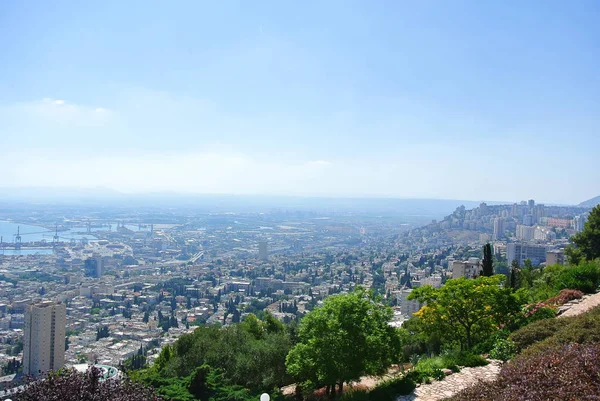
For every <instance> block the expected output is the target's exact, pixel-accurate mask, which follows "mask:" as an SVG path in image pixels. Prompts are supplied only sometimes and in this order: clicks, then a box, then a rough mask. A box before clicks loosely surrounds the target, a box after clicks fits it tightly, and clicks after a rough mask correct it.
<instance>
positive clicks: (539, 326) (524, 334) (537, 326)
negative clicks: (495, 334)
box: [509, 318, 569, 352]
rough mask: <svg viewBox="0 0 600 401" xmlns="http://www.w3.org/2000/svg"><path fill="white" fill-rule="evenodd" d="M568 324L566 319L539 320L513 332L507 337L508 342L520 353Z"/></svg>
mask: <svg viewBox="0 0 600 401" xmlns="http://www.w3.org/2000/svg"><path fill="white" fill-rule="evenodd" d="M568 323H569V321H568V319H567V318H561V319H546V320H540V321H537V322H534V323H530V324H528V325H527V326H525V327H522V328H520V329H519V330H517V331H515V332H514V333H512V334H511V335H510V336H509V340H511V341H512V342H513V343H514V344H515V347H516V350H517V351H518V352H520V351H521V350H523V349H525V348H527V347H529V346H530V345H532V344H534V343H536V342H539V341H542V340H544V339H546V338H548V337H550V336H552V335H553V334H554V333H556V332H557V331H558V330H560V329H561V328H562V327H564V326H566V325H567V324H568Z"/></svg>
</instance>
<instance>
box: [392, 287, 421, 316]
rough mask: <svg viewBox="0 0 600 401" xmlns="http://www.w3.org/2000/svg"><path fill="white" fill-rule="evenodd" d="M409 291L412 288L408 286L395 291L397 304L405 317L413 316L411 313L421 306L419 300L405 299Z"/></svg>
mask: <svg viewBox="0 0 600 401" xmlns="http://www.w3.org/2000/svg"><path fill="white" fill-rule="evenodd" d="M411 292H412V289H410V288H403V289H401V290H400V291H398V292H397V297H398V298H397V299H398V305H400V313H401V314H402V315H403V316H404V317H405V318H406V319H409V318H411V317H413V313H416V312H418V311H419V309H421V307H422V306H423V304H422V303H420V302H419V301H416V300H408V299H406V298H407V297H408V296H409V295H410V293H411Z"/></svg>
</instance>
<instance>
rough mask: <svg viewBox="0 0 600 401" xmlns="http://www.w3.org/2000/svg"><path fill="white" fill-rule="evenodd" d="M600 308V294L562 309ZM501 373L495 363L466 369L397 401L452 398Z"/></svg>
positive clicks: (579, 311)
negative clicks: (461, 391) (465, 389)
mask: <svg viewBox="0 0 600 401" xmlns="http://www.w3.org/2000/svg"><path fill="white" fill-rule="evenodd" d="M596 306H600V293H597V294H592V295H586V296H584V297H583V298H581V299H579V300H574V301H572V302H569V303H567V304H565V305H563V306H562V307H561V309H563V312H562V313H561V314H560V316H558V317H559V318H560V317H563V316H577V315H580V314H582V313H584V312H587V311H589V310H590V309H592V308H594V307H596ZM499 372H500V362H498V361H493V362H492V363H490V364H489V365H487V366H481V367H477V368H464V369H463V370H461V371H460V372H459V373H455V374H453V375H450V376H447V377H446V378H445V379H444V380H442V381H435V382H433V383H431V384H425V385H421V386H420V387H417V388H416V389H415V391H413V393H412V394H409V395H403V396H400V397H398V398H397V399H396V401H437V400H442V399H444V398H448V397H452V396H453V395H454V394H456V393H458V392H459V391H460V390H462V389H464V388H467V387H470V386H472V385H473V384H475V383H476V382H477V381H478V380H494V379H495V378H496V376H497V375H498V373H499Z"/></svg>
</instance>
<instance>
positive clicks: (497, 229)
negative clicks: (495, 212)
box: [493, 217, 504, 241]
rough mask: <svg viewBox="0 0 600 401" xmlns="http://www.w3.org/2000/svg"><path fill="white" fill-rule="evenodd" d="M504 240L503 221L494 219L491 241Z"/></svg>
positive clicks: (497, 218)
mask: <svg viewBox="0 0 600 401" xmlns="http://www.w3.org/2000/svg"><path fill="white" fill-rule="evenodd" d="M502 238H504V219H502V218H500V217H496V218H495V219H494V235H493V240H494V241H497V240H499V239H502Z"/></svg>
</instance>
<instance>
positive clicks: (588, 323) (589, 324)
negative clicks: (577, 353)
mask: <svg viewBox="0 0 600 401" xmlns="http://www.w3.org/2000/svg"><path fill="white" fill-rule="evenodd" d="M564 319H568V322H567V324H566V325H564V326H563V327H561V328H560V329H559V330H557V331H556V332H555V333H554V334H553V335H552V336H550V337H548V338H546V339H544V340H543V341H540V342H538V343H536V344H533V345H532V346H531V347H529V348H527V349H526V350H524V351H523V354H534V353H537V352H540V351H541V350H544V349H546V348H549V347H551V348H554V347H557V346H562V345H565V344H571V343H577V344H588V343H599V342H600V307H598V308H595V309H594V310H592V311H591V312H588V313H584V314H582V315H579V316H574V317H572V318H560V319H556V320H564Z"/></svg>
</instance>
